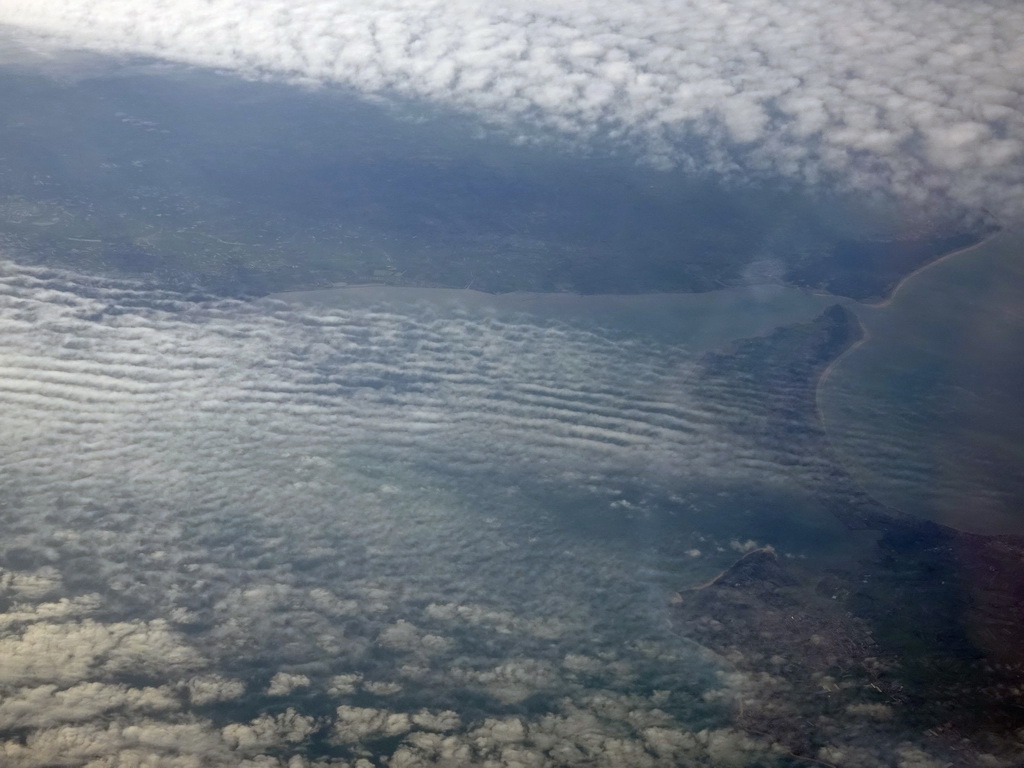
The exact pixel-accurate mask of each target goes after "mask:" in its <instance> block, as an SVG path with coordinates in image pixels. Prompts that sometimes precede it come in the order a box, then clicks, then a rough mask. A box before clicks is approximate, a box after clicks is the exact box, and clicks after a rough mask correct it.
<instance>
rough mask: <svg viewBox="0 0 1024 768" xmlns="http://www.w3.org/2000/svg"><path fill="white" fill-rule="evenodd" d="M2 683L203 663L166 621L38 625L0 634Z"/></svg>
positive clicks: (74, 679)
mask: <svg viewBox="0 0 1024 768" xmlns="http://www.w3.org/2000/svg"><path fill="white" fill-rule="evenodd" d="M0 658H2V659H3V660H4V663H3V665H2V666H0V684H2V685H20V684H24V683H32V682H36V681H53V682H56V683H73V682H77V681H79V680H83V679H85V678H86V677H87V676H89V675H92V674H96V673H102V674H115V673H119V672H129V671H135V670H139V669H156V670H169V669H189V668H195V667H198V666H200V665H202V663H203V660H202V658H201V657H200V656H199V654H197V653H196V652H195V651H194V650H193V649H192V648H190V647H189V646H188V645H187V644H185V642H184V638H183V637H182V636H181V635H180V634H179V633H177V632H175V631H174V630H172V629H171V628H170V627H169V626H168V624H167V622H165V621H163V620H161V619H156V620H153V621H150V622H142V621H132V622H116V623H113V624H104V623H101V622H97V621H93V620H91V619H84V620H81V621H69V622H63V623H53V622H47V621H40V622H35V623H32V624H29V625H28V626H26V627H24V628H23V629H22V630H20V631H14V632H10V633H7V634H5V635H3V636H0Z"/></svg>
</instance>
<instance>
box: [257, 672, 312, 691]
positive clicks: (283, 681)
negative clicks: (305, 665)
mask: <svg viewBox="0 0 1024 768" xmlns="http://www.w3.org/2000/svg"><path fill="white" fill-rule="evenodd" d="M308 686H309V678H308V677H307V676H306V675H296V674H292V673H290V672H278V673H277V674H276V675H274V676H273V677H272V678H270V685H269V686H268V687H267V695H268V696H287V695H288V694H289V693H291V692H292V691H294V690H296V689H298V688H306V687H308Z"/></svg>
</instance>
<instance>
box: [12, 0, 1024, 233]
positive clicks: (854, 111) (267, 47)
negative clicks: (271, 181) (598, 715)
mask: <svg viewBox="0 0 1024 768" xmlns="http://www.w3.org/2000/svg"><path fill="white" fill-rule="evenodd" d="M0 22H3V23H7V24H11V25H17V26H20V27H23V28H26V29H30V30H34V31H36V32H39V33H42V34H45V35H49V36H52V37H54V38H56V39H58V40H61V41H64V42H65V43H69V44H72V45H75V46H83V47H87V48H92V49H95V50H101V51H122V52H135V53H144V54H148V55H153V56H157V57H161V58H168V59H173V60H178V61H185V62H191V63H194V64H200V65H204V66H213V67H220V68H227V69H231V70H237V71H241V72H244V73H247V74H256V75H270V76H276V77H285V78H292V79H295V80H298V81H302V82H314V83H338V84H343V85H346V86H350V87H352V88H354V89H356V90H357V91H360V92H363V93H368V94H389V95H394V96H399V97H411V98H415V99H423V100H427V101H429V102H433V103H436V104H440V105H445V106H450V107H454V108H456V109H459V110H462V111H465V112H468V113H470V114H473V115H477V116H479V117H481V118H483V119H485V120H487V121H491V122H499V123H504V124H507V125H509V126H512V127H513V128H525V127H527V126H531V125H532V126H537V127H541V128H543V129H545V130H548V131H552V132H555V133H557V134H560V135H563V136H566V137H568V138H570V139H572V140H574V141H576V142H581V143H583V144H587V143H589V142H591V141H596V140H600V141H612V142H613V143H619V144H626V145H628V146H631V147H633V148H635V149H636V150H638V151H639V152H640V153H641V155H642V156H643V157H644V158H646V160H647V161H648V162H651V163H654V164H657V165H662V166H664V167H671V166H678V165H684V166H692V167H699V168H703V169H706V170H712V171H717V172H721V173H734V172H739V171H742V172H743V173H744V174H749V173H756V172H758V171H762V172H770V173H776V174H782V175H784V176H788V177H792V178H794V179H797V180H799V181H802V182H805V183H812V184H813V183H817V182H818V181H820V180H822V179H830V178H831V179H839V180H841V182H843V183H845V184H847V185H851V186H854V187H861V188H864V187H868V188H881V189H889V190H892V191H895V192H896V193H897V194H900V195H902V196H903V197H904V198H906V199H907V200H908V201H916V202H918V203H923V202H924V201H926V200H929V199H932V198H936V197H946V198H949V199H952V200H953V201H955V202H956V203H958V204H962V205H968V206H988V207H989V208H991V209H993V210H996V211H998V212H1000V213H1001V214H1003V215H1006V216H1011V215H1015V214H1016V215H1019V214H1020V213H1021V211H1022V210H1024V203H1022V179H1024V176H1022V171H1021V168H1022V167H1024V163H1022V162H1021V160H1022V158H1024V115H1022V112H1021V109H1022V95H1021V88H1020V83H1021V82H1024V57H1021V55H1020V52H1019V46H1018V45H1017V43H1018V41H1019V40H1020V39H1021V37H1022V36H1024V9H1022V8H1021V6H1020V5H1019V4H1017V3H1009V2H998V0H986V1H983V2H955V1H954V0H949V1H947V2H938V3H937V2H931V1H930V0H912V1H911V2H896V0H855V1H854V2H850V3H842V4H839V5H827V4H824V3H821V2H818V0H798V2H796V3H794V2H785V1H784V0H729V1H728V2H706V1H702V2H697V0H690V1H689V2H666V1H665V0H643V2H641V3H633V4H629V5H625V6H624V5H622V4H621V3H614V2H609V0H581V1H580V2H562V3H548V2H540V0H516V2H512V3H505V4H497V5H495V4H486V3H478V2H472V1H471V0H461V1H458V2H437V1H436V0H432V1H429V2H419V1H414V0H373V1H372V2H367V3H360V4H358V6H354V5H352V4H350V3H345V2H342V1H341V0H331V1H330V2H312V0H305V1H303V2H294V1H290V2H283V1H278V2H253V1H252V0H218V1H217V2H205V0H203V1H202V2H201V1H200V0H160V1H159V2H152V3H147V4H146V5H145V7H143V8H140V7H139V6H138V4H137V3H132V2H129V0H84V1H82V0H54V1H53V2H48V3H38V2H33V0H8V1H7V2H5V3H4V4H3V8H2V9H0ZM694 142H697V144H695V143H694ZM698 147H699V148H698Z"/></svg>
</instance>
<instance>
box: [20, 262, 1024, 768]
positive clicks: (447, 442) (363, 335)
mask: <svg viewBox="0 0 1024 768" xmlns="http://www.w3.org/2000/svg"><path fill="white" fill-rule="evenodd" d="M111 308H114V309H116V310H117V311H116V312H110V311H106V310H110V309H111ZM0 355H2V357H3V360H4V366H3V369H2V370H0V432H2V433H3V434H4V436H5V451H4V454H3V460H2V467H0V469H2V471H0V495H2V497H3V500H4V508H3V509H2V510H0V513H2V514H3V515H4V521H5V524H6V525H7V527H6V529H5V540H4V547H5V550H4V552H5V560H4V562H5V564H8V563H11V562H13V563H15V564H17V565H19V566H21V567H20V568H5V569H4V570H0V590H2V592H0V598H2V600H3V602H2V605H0V607H2V608H3V610H4V613H0V660H2V662H3V663H0V729H2V728H4V727H6V731H4V732H2V733H0V763H2V764H3V765H4V766H7V765H10V766H12V767H13V768H39V767H40V766H58V765H59V766H69V768H71V767H73V768H80V767H81V766H89V767H90V768H100V767H101V766H102V767H103V768H122V767H123V768H128V767H129V766H138V765H145V766H155V767H156V768H198V767H199V766H203V768H205V767H206V766H212V767H213V768H222V767H223V768H227V767H228V766H231V768H239V767H243V768H284V766H288V768H300V767H301V766H303V764H304V762H305V763H309V765H310V766H315V765H318V764H319V765H327V762H326V760H327V757H326V756H325V754H324V752H331V753H332V754H333V753H334V752H336V751H338V752H346V753H348V752H349V751H351V752H357V753H358V754H360V755H361V754H363V753H364V752H365V753H366V754H368V755H370V756H372V757H373V758H374V759H375V761H376V762H383V760H384V759H385V758H386V759H387V760H389V761H390V762H389V764H390V765H405V766H413V765H444V766H451V765H458V764H460V761H461V762H462V763H463V764H470V765H472V764H483V765H488V764H490V765H495V766H515V765H532V764H536V765H545V764H547V765H574V764H575V765H594V766H608V767H609V768H612V766H621V765H625V764H628V765H651V766H658V768H671V767H672V766H674V765H678V764H680V763H681V762H684V761H691V762H693V763H695V764H701V763H702V762H703V763H706V764H727V763H728V761H729V760H733V763H734V764H738V765H742V764H750V763H752V762H754V761H755V760H754V759H753V758H752V757H751V753H757V754H762V755H763V754H766V753H769V752H770V750H771V749H772V744H771V743H770V742H769V741H767V740H760V739H748V738H747V737H744V736H743V735H742V734H740V733H737V732H734V731H730V730H728V729H723V728H718V729H715V728H709V729H707V730H703V731H698V732H696V733H693V732H692V731H693V726H692V723H693V722H694V720H695V719H698V720H699V722H701V723H702V724H704V723H708V722H709V721H711V720H714V719H716V718H719V717H720V718H721V719H725V718H727V717H728V714H729V705H731V704H732V702H733V701H734V700H735V694H736V692H737V691H736V690H735V689H736V688H737V686H738V685H739V684H738V683H736V682H735V681H733V686H732V688H729V689H726V690H725V692H724V693H723V694H722V695H721V696H719V697H718V698H717V699H716V697H715V696H714V695H708V696H707V697H706V698H703V695H704V694H707V693H708V691H707V688H708V687H709V686H711V687H713V688H717V685H716V683H714V682H711V683H706V682H702V681H703V680H705V678H707V679H713V677H712V674H711V673H712V671H713V667H712V665H711V664H710V662H708V661H707V660H706V658H705V657H704V656H703V655H701V654H700V653H698V652H697V651H696V650H695V649H693V648H692V647H691V646H690V645H688V644H687V643H685V642H684V641H682V640H681V639H680V638H678V637H676V636H674V635H673V634H672V632H671V630H670V628H669V627H668V626H667V625H668V622H667V621H666V618H667V607H666V606H667V600H668V597H669V596H670V595H671V594H672V592H673V591H674V590H675V589H678V588H679V586H680V584H686V583H700V582H701V581H703V580H705V579H706V578H707V576H708V573H709V572H711V571H713V570H714V569H715V568H717V567H721V565H722V564H721V563H720V562H718V561H716V557H717V558H718V559H719V560H721V559H722V558H724V559H726V560H731V559H732V558H733V557H734V556H735V552H734V551H732V550H731V549H730V543H729V542H730V538H731V536H732V535H733V534H732V533H731V532H730V533H729V534H728V536H725V537H715V536H712V535H710V534H708V533H706V532H699V533H695V534H694V535H693V536H692V537H688V534H686V533H685V531H684V530H683V529H685V528H686V527H687V526H686V525H683V524H680V525H678V526H676V527H677V528H678V535H679V536H680V537H681V538H680V539H679V540H678V541H677V540H676V539H675V538H670V539H666V538H665V537H664V533H665V530H666V529H665V528H663V527H662V526H661V524H662V523H663V522H664V520H665V518H664V517H661V518H659V517H658V514H659V513H661V512H662V511H664V508H663V507H659V506H656V504H664V505H665V507H667V508H670V509H671V511H672V512H673V513H678V514H679V515H683V514H690V513H692V514H693V515H694V517H695V518H696V517H699V510H696V509H695V508H694V509H691V508H690V507H688V506H686V504H687V503H690V502H688V501H687V500H685V499H683V498H682V497H681V496H669V497H668V501H663V500H664V499H665V498H666V494H673V493H675V492H676V491H679V492H680V493H682V492H683V491H682V490H681V489H683V488H685V487H688V486H689V485H691V484H692V485H700V484H701V483H709V484H710V485H711V487H712V489H713V492H714V493H715V494H717V492H718V490H719V488H721V487H728V486H729V483H730V481H732V480H735V479H736V478H742V479H743V480H744V481H748V482H749V481H750V480H751V478H754V479H761V480H763V481H764V482H775V481H774V480H772V478H773V477H776V476H780V475H782V474H783V473H781V472H780V470H779V467H780V466H783V465H784V466H785V467H786V475H787V477H788V476H789V475H791V474H793V473H795V472H798V471H800V466H799V464H798V463H797V462H794V461H792V460H791V459H792V457H791V456H790V454H783V455H781V457H780V456H777V455H775V454H774V453H772V451H770V450H768V449H765V448H763V447H759V446H758V445H755V444H752V443H751V442H750V441H748V440H746V439H745V438H743V437H742V436H740V435H735V434H733V433H732V432H731V431H730V430H729V429H728V428H727V427H723V426H722V424H721V421H722V419H721V418H720V416H721V409H722V408H724V407H729V408H737V409H740V410H742V409H743V408H744V407H745V406H744V405H743V404H742V402H741V401H742V400H743V398H742V397H741V396H739V395H737V394H736V393H732V394H730V397H729V398H723V399H718V398H717V395H716V393H715V391H713V388H709V387H707V386H705V390H704V391H703V392H702V393H701V394H698V392H697V391H696V389H695V387H694V385H693V383H692V382H693V376H694V371H695V369H696V363H695V361H694V358H693V356H692V354H691V353H689V352H687V350H685V349H680V348H676V347H673V346H669V345H659V344H647V343H641V342H627V341H623V340H621V339H619V338H615V337H612V336H610V335H608V334H605V333H600V332H597V331H585V330H582V329H579V328H572V327H568V326H564V325H559V324H552V323H546V322H536V321H531V320H529V319H528V318H518V319H515V320H511V319H506V318H502V317H499V316H497V315H495V314H490V313H487V312H478V313H474V312H463V311H461V310H460V311H458V312H455V313H449V314H443V313H440V312H439V311H435V310H431V309H429V308H421V307H404V308H396V307H383V306H382V307H377V308H373V309H336V310H316V309H307V308H303V307H295V306H289V305H286V304H283V303H280V302H270V301H267V302H239V301H230V300H220V299H210V300H193V301H186V300H184V299H183V298H182V297H180V296H175V295H174V294H170V293H166V292H162V291H158V290H150V289H148V288H146V287H145V286H143V285H140V284H138V283H133V282H124V281H114V280H105V279H98V278H89V279H86V278H81V277H77V276H75V275H72V274H70V273H66V272H58V271H53V270H47V269H39V268H26V267H20V266H17V265H14V264H10V263H8V262H0ZM740 391H741V392H742V391H745V390H742V388H741V390H740ZM736 403H740V404H738V405H737V404H736ZM730 404H732V405H730ZM735 415H737V417H740V416H742V414H741V413H740V414H735ZM409 425H412V429H410V428H409ZM735 464H739V465H740V466H739V468H738V469H737V468H736V467H734V465H735ZM747 466H758V467H760V469H758V470H757V472H756V473H754V474H752V473H751V471H750V470H748V469H747V468H746V467H747ZM616 473H619V475H622V474H625V475H627V476H628V477H629V479H630V482H631V484H632V485H633V486H634V487H641V488H642V489H643V490H644V491H645V492H649V493H651V494H652V496H653V495H654V494H655V492H657V493H659V494H661V495H658V496H657V497H656V499H657V501H656V502H646V501H644V500H643V499H642V498H639V496H642V495H643V494H637V496H638V498H631V499H623V494H622V493H615V491H616V490H620V489H619V488H618V487H617V486H618V480H617V479H616V477H617V475H616ZM566 487H568V488H569V489H570V490H571V491H572V492H573V493H575V492H577V491H580V492H581V493H583V496H584V501H583V502H582V503H578V504H577V500H576V499H575V498H574V499H572V503H573V504H574V505H575V506H574V507H573V511H574V512H577V511H578V512H580V518H579V519H580V520H581V521H582V522H584V524H585V523H586V520H584V516H585V515H590V514H594V515H597V514H607V515H614V516H615V521H616V522H622V521H623V520H628V525H626V526H624V527H623V528H622V529H619V528H616V529H615V530H616V531H618V530H630V531H633V532H635V533H636V534H638V535H640V536H643V537H647V538H646V539H645V540H644V542H642V543H641V544H639V545H637V544H635V543H634V542H630V541H623V540H622V539H621V538H620V537H619V536H617V535H615V534H613V535H605V534H604V533H603V532H598V527H597V526H595V527H594V528H593V529H591V533H592V534H593V535H592V536H580V535H578V531H573V532H572V535H569V534H566V533H565V532H564V529H562V528H560V525H561V521H560V519H559V518H558V515H559V514H560V512H561V509H562V507H560V506H559V504H560V500H559V498H558V493H559V492H560V491H563V490H564V489H565V488H566ZM580 489H583V491H581V490H580ZM538 491H541V492H538ZM584 491H585V493H584ZM730 503H732V502H730ZM677 520H678V518H677ZM674 525H675V524H674ZM697 525H698V523H696V522H695V523H694V526H695V527H696V526H697ZM676 527H674V528H673V530H675V529H676ZM675 535H676V534H672V536H673V537H674V536H675ZM654 539H657V540H658V541H659V544H660V543H663V541H668V542H669V543H670V544H671V546H673V547H675V546H676V545H678V551H680V552H685V551H686V550H687V549H689V548H692V547H693V546H694V544H696V543H700V545H701V547H702V548H703V550H704V551H705V552H707V553H708V554H707V555H706V556H705V557H702V558H699V559H696V558H679V557H676V556H675V555H674V554H672V553H671V552H669V553H668V554H663V553H662V552H661V550H660V549H659V548H658V547H654V546H650V545H649V542H650V541H652V540H654ZM740 541H741V540H740V539H737V542H738V543H739V542H740ZM673 551H674V550H673ZM715 553H719V554H717V555H716V554H715ZM662 559H664V563H663V564H662V563H661V560H662ZM662 565H664V569H663V568H662ZM282 670H289V671H287V672H282ZM243 681H244V682H243ZM268 681H269V687H268V686H267V683H268ZM728 682H729V681H726V683H727V684H728ZM753 682H754V683H758V684H760V685H761V689H759V690H765V689H766V686H767V682H766V681H765V680H763V679H757V680H754V681H753ZM296 685H302V686H307V685H308V691H306V690H303V692H302V693H303V695H301V696H297V697H295V698H294V699H292V700H288V701H282V700H279V699H278V700H273V699H269V700H268V697H266V695H265V694H267V693H270V694H277V693H281V694H284V693H285V692H286V691H287V692H290V691H292V690H294V689H295V686H296ZM655 686H656V687H655ZM399 687H401V690H397V689H398V688H399ZM669 689H671V690H672V691H673V692H672V694H666V690H669ZM247 691H249V692H251V693H252V698H251V699H249V698H246V692H247ZM784 693H785V691H784V690H783V691H780V695H782V694H784ZM677 694H678V695H677ZM866 695H873V694H871V692H870V691H869V692H868V694H866ZM367 700H370V701H371V702H372V703H375V704H379V703H381V702H386V704H387V706H386V707H383V706H372V707H371V706H363V705H364V704H366V703H367ZM463 702H469V704H468V706H467V707H466V709H465V711H462V710H460V709H459V707H461V706H462V705H463V704H462V703H463ZM285 704H289V705H291V708H289V709H285V710H284V711H281V708H282V707H283V706H284V705H285ZM308 710H313V711H308ZM836 717H837V718H840V717H848V718H856V719H857V722H861V723H863V722H870V721H867V720H866V718H865V717H864V716H863V714H860V713H857V712H841V713H837V714H836ZM5 723H6V726H4V724H5ZM840 725H842V722H840V721H837V725H836V732H842V731H843V729H842V728H841V727H839V726H840ZM887 727H888V726H887ZM15 729H17V730H15ZM654 729H658V730H654ZM897 737H898V738H899V739H900V740H901V741H902V740H909V742H911V743H915V744H916V743H917V742H916V741H914V739H917V738H918V737H917V736H916V735H913V734H907V733H904V732H900V733H898V734H897V736H896V737H894V738H897ZM920 738H921V739H924V738H925V737H920ZM325 742H327V743H328V744H333V745H334V746H324V743H325ZM843 746H846V745H844V744H837V745H836V747H837V748H840V747H843ZM892 746H893V742H892V740H889V741H888V742H882V741H880V742H879V745H878V746H877V747H876V748H874V752H872V753H871V755H872V757H871V758H870V759H864V760H861V764H863V765H866V766H875V765H879V766H880V765H886V764H888V763H887V762H886V761H887V758H888V757H889V756H891V753H892ZM1015 746H1016V745H1015ZM318 749H319V750H321V752H319V753H318V752H317V750H318ZM887 749H888V752H887V751H886V750H887ZM925 751H926V752H927V753H928V754H931V752H932V751H933V749H932V746H931V744H930V742H929V746H928V749H926V750H925ZM736 755H739V756H738V757H735V756H736ZM712 756H713V759H712ZM731 756H732V757H731ZM320 758H323V760H322V761H321V762H318V760H319V759H320ZM360 759H362V760H364V764H365V758H360ZM742 760H746V763H743V762H741V761H742ZM888 762H891V761H888ZM338 763H339V766H338V768H340V766H342V765H344V766H345V768H352V766H353V764H354V765H359V760H352V759H348V758H345V759H340V758H339V759H338Z"/></svg>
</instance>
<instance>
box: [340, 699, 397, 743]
mask: <svg viewBox="0 0 1024 768" xmlns="http://www.w3.org/2000/svg"><path fill="white" fill-rule="evenodd" d="M337 715H338V717H337V720H336V721H335V723H334V731H333V733H332V735H331V738H332V740H334V741H335V742H337V743H339V744H350V743H358V742H361V741H365V740H367V739H379V738H384V737H387V736H398V735H399V734H402V733H406V732H407V731H408V730H409V729H410V728H411V727H412V722H411V721H410V719H409V715H408V714H406V713H404V712H389V711H387V710H386V709H375V708H373V707H350V706H347V705H342V706H340V707H338V711H337Z"/></svg>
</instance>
